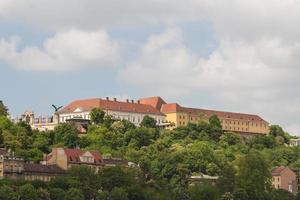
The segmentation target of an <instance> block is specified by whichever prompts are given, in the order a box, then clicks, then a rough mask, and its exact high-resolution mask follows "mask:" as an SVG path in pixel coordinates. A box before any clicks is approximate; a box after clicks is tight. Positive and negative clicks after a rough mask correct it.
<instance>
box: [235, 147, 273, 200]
mask: <svg viewBox="0 0 300 200" xmlns="http://www.w3.org/2000/svg"><path fill="white" fill-rule="evenodd" d="M270 181H271V174H270V171H269V166H268V164H267V162H266V160H265V159H264V158H263V157H262V155H261V154H260V153H259V152H257V151H252V152H250V153H249V154H247V155H246V156H244V157H242V158H241V159H240V160H239V161H238V172H237V177H236V186H237V188H242V189H244V190H245V191H246V193H247V194H248V196H249V197H251V199H252V200H260V199H261V198H262V197H263V196H264V195H265V191H266V190H269V189H270V187H271V185H270Z"/></svg>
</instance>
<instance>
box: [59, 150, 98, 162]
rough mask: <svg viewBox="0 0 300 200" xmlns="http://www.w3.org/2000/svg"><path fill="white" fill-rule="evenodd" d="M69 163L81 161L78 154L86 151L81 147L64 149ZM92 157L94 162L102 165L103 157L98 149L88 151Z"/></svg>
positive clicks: (80, 154)
mask: <svg viewBox="0 0 300 200" xmlns="http://www.w3.org/2000/svg"><path fill="white" fill-rule="evenodd" d="M64 151H65V154H66V156H67V159H68V162H69V163H83V162H82V161H81V160H80V156H82V155H84V154H85V153H86V152H87V151H85V150H82V149H64ZM89 152H90V153H91V154H92V156H93V157H94V163H93V164H96V165H102V164H103V159H102V156H101V155H100V153H99V152H98V151H89Z"/></svg>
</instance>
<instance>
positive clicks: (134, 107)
mask: <svg viewBox="0 0 300 200" xmlns="http://www.w3.org/2000/svg"><path fill="white" fill-rule="evenodd" d="M93 108H101V109H102V110H103V111H105V112H106V114H107V115H110V116H112V117H113V119H117V120H122V119H125V120H128V121H130V122H132V123H133V124H135V125H136V126H138V125H139V124H140V123H141V122H142V120H143V118H144V117H145V116H146V115H148V116H150V117H152V118H154V119H155V120H156V121H157V125H161V124H163V123H164V121H165V114H163V113H162V112H160V110H158V109H156V108H155V107H153V106H151V105H146V104H141V103H140V102H139V101H137V102H134V101H133V100H131V101H129V100H128V99H127V100H126V101H125V102H123V101H118V100H117V99H116V98H114V99H109V98H108V97H106V99H101V98H96V99H84V100H76V101H73V102H71V103H70V104H68V105H67V106H65V107H63V108H62V109H60V110H59V111H57V112H56V115H57V116H58V119H59V122H61V123H63V122H66V121H67V120H69V119H72V118H82V119H90V111H91V110H92V109H93Z"/></svg>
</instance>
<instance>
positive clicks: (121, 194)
mask: <svg viewBox="0 0 300 200" xmlns="http://www.w3.org/2000/svg"><path fill="white" fill-rule="evenodd" d="M109 196H110V198H109V199H110V200H128V194H127V192H126V190H125V189H124V188H119V187H115V188H113V189H112V191H111V192H110V195H109Z"/></svg>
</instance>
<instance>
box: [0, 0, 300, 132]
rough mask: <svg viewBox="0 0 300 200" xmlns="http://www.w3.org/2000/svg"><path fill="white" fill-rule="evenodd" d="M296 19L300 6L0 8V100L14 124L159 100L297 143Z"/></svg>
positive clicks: (105, 3)
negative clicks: (271, 127)
mask: <svg viewBox="0 0 300 200" xmlns="http://www.w3.org/2000/svg"><path fill="white" fill-rule="evenodd" d="M299 13H300V1H297V0H284V1H282V0H178V1H173V0H147V1H141V0H63V1H62V0H26V1H20V0H1V1H0V99H3V100H4V101H5V103H6V104H7V105H8V106H9V108H10V112H11V114H12V115H14V116H16V115H19V114H20V113H21V112H23V111H24V110H28V109H31V110H34V111H35V112H36V113H37V114H38V115H39V114H51V112H52V109H51V104H56V105H65V104H67V103H68V102H69V101H71V100H74V99H78V98H89V97H105V96H111V97H115V96H116V97H119V98H132V99H137V98H139V97H144V96H154V95H155V96H158V95H160V96H162V97H163V98H164V99H166V100H167V101H168V102H179V103H180V104H182V105H187V106H193V107H201V108H209V109H218V110H225V111H236V112H246V113H255V114H259V115H260V116H262V117H263V118H265V119H266V120H267V121H269V122H270V123H272V124H280V125H282V126H283V127H284V128H285V129H286V130H288V131H290V132H291V133H292V134H295V135H300V118H299V117H298V116H299V115H300V94H299V93H298V92H299V90H300V78H299V75H300V26H299V24H300V14H299Z"/></svg>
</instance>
